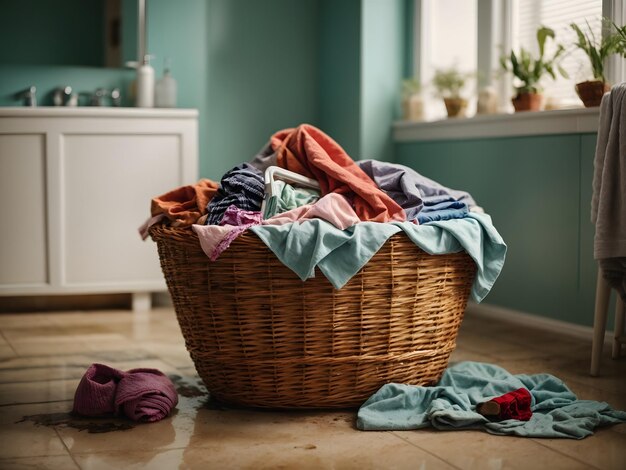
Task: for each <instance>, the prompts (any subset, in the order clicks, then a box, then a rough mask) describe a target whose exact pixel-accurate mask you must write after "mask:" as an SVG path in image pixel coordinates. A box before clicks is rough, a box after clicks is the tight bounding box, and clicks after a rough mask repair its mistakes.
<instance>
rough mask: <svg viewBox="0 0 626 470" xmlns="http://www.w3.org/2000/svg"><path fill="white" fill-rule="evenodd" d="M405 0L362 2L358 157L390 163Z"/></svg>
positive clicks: (400, 70)
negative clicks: (359, 139)
mask: <svg viewBox="0 0 626 470" xmlns="http://www.w3.org/2000/svg"><path fill="white" fill-rule="evenodd" d="M405 7H406V4H405V2H404V0H363V3H362V13H361V14H362V39H361V129H360V136H361V143H360V152H359V154H358V155H357V156H355V158H356V157H358V158H360V159H362V158H374V159H377V160H384V161H391V160H392V159H393V144H392V141H391V125H392V123H393V121H394V120H395V119H397V118H398V116H399V102H400V89H401V82H402V78H403V73H404V63H403V62H404V59H405V57H404V50H405V47H404V40H405V36H404V29H405V19H404V15H405Z"/></svg>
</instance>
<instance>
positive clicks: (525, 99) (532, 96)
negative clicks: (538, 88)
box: [511, 93, 543, 113]
mask: <svg viewBox="0 0 626 470" xmlns="http://www.w3.org/2000/svg"><path fill="white" fill-rule="evenodd" d="M542 100H543V95H542V94H540V93H518V94H517V96H516V97H515V98H513V99H512V100H511V101H512V102H513V107H514V108H515V112H516V113H517V112H519V111H539V110H540V109H541V101H542Z"/></svg>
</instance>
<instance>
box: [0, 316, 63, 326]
mask: <svg viewBox="0 0 626 470" xmlns="http://www.w3.org/2000/svg"><path fill="white" fill-rule="evenodd" d="M54 315H58V313H57V312H55V313H54ZM51 319H52V316H51V315H50V314H47V313H0V330H4V329H5V328H19V327H26V328H33V327H36V326H50V325H52V320H51Z"/></svg>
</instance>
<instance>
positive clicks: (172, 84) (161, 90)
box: [155, 58, 176, 108]
mask: <svg viewBox="0 0 626 470" xmlns="http://www.w3.org/2000/svg"><path fill="white" fill-rule="evenodd" d="M155 99H156V107H157V108H175V107H176V80H175V79H174V77H172V74H171V72H170V59H169V58H166V59H165V63H164V69H163V77H161V79H160V80H159V81H158V82H157V84H156V92H155Z"/></svg>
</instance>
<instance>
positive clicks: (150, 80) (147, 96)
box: [135, 54, 154, 108]
mask: <svg viewBox="0 0 626 470" xmlns="http://www.w3.org/2000/svg"><path fill="white" fill-rule="evenodd" d="M150 58H151V56H150V55H149V54H146V55H144V56H143V62H142V63H141V64H139V66H138V67H137V99H136V103H135V104H136V106H137V107H138V108H153V107H154V69H153V68H152V66H151V65H150Z"/></svg>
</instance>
